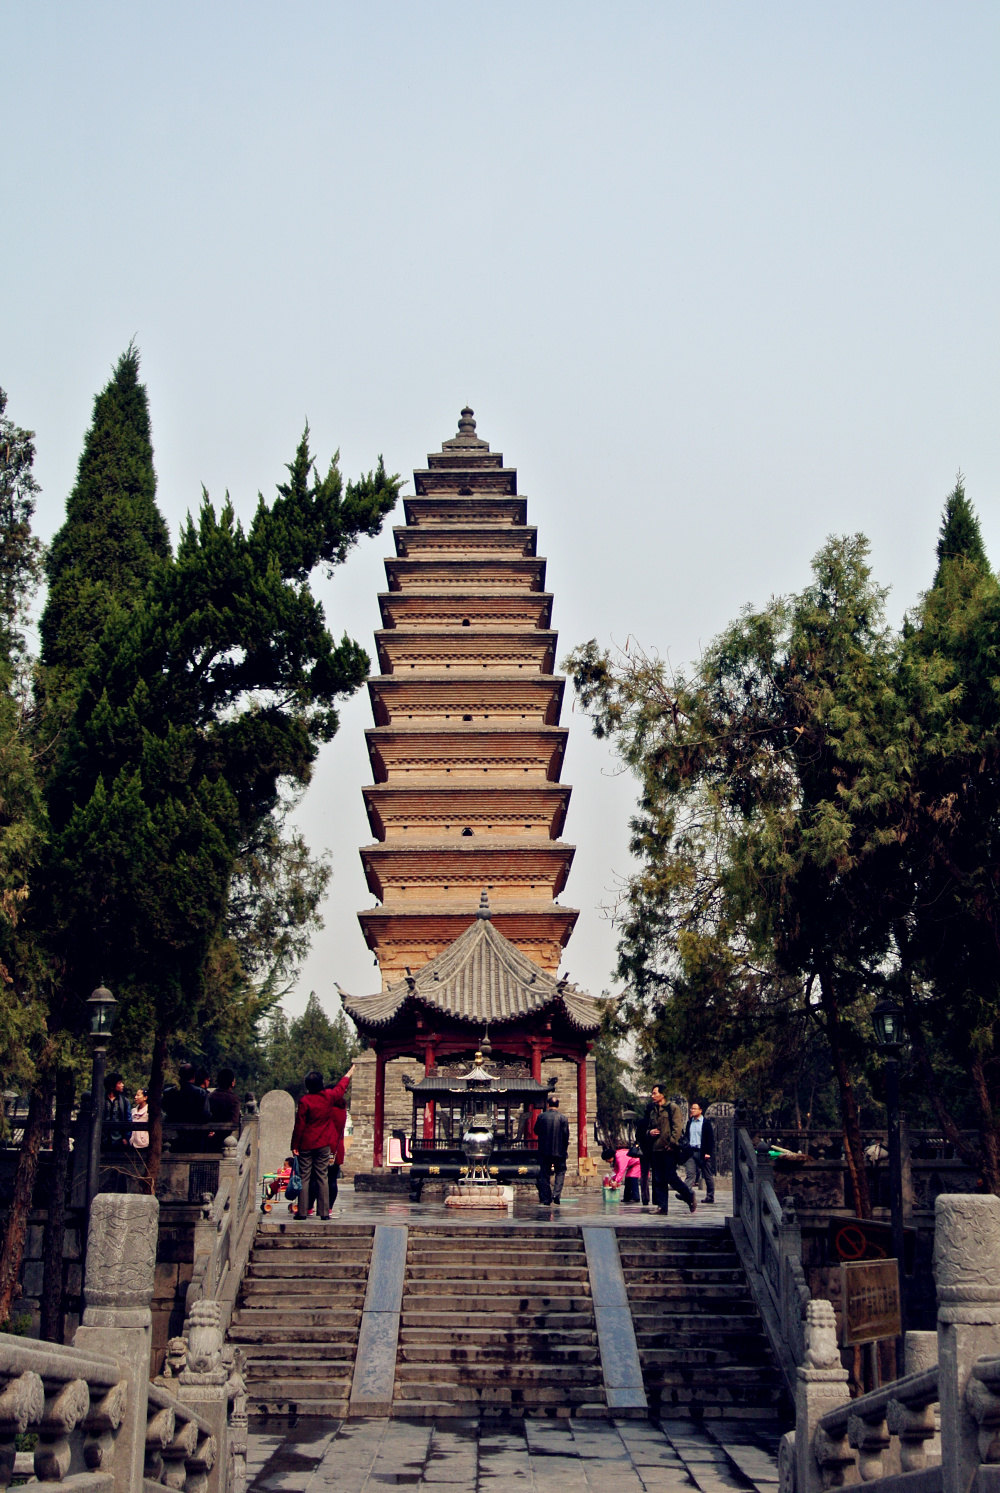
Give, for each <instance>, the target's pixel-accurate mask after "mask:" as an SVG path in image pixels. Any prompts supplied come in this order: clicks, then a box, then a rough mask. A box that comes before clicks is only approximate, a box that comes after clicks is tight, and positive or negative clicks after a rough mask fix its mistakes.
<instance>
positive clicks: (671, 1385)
mask: <svg viewBox="0 0 1000 1493" xmlns="http://www.w3.org/2000/svg"><path fill="white" fill-rule="evenodd" d="M617 1234H618V1249H619V1254H620V1256H621V1262H622V1270H623V1272H624V1275H625V1284H626V1288H627V1290H628V1297H629V1303H630V1305H631V1308H632V1321H633V1324H634V1327H635V1336H636V1343H637V1345H638V1348H639V1359H640V1362H641V1364H642V1375H643V1381H644V1383H645V1386H646V1395H647V1398H648V1401H649V1411H650V1414H651V1415H652V1416H653V1417H662V1418H664V1419H666V1418H669V1417H673V1418H678V1417H682V1416H683V1417H691V1418H693V1419H700V1418H705V1419H710V1418H724V1419H726V1420H740V1419H742V1420H753V1421H755V1422H757V1423H761V1424H763V1423H767V1422H774V1423H777V1422H778V1421H783V1422H785V1421H787V1420H788V1417H789V1414H790V1412H789V1408H788V1405H787V1399H786V1393H785V1384H784V1379H783V1377H782V1374H781V1370H780V1369H779V1367H778V1365H777V1363H776V1362H775V1359H774V1355H773V1353H772V1351H771V1347H770V1344H769V1343H768V1340H767V1336H766V1334H765V1332H764V1329H763V1326H762V1324H761V1321H760V1317H759V1315H758V1313H757V1309H756V1306H755V1305H754V1302H753V1299H752V1297H751V1295H750V1290H749V1287H748V1286H747V1283H746V1279H745V1277H744V1274H743V1270H742V1267H741V1266H740V1262H739V1258H738V1256H737V1254H736V1249H735V1246H734V1245H733V1241H732V1239H731V1238H730V1236H729V1233H728V1231H726V1230H724V1229H718V1228H705V1229H699V1228H697V1227H691V1226H690V1225H687V1226H684V1227H681V1228H670V1227H669V1226H668V1227H665V1228H663V1229H657V1230H655V1231H650V1230H640V1229H628V1228H620V1229H618V1230H617Z"/></svg>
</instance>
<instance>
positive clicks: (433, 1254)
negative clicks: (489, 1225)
mask: <svg viewBox="0 0 1000 1493" xmlns="http://www.w3.org/2000/svg"><path fill="white" fill-rule="evenodd" d="M407 1258H408V1259H409V1260H424V1261H427V1262H429V1263H432V1264H436V1265H446V1266H449V1267H450V1266H453V1265H458V1266H463V1267H468V1266H481V1265H482V1264H483V1263H484V1261H489V1263H490V1264H491V1265H493V1264H499V1263H501V1262H506V1263H508V1264H517V1265H531V1264H532V1263H534V1262H536V1261H540V1260H551V1261H553V1262H554V1263H562V1262H565V1263H572V1262H577V1263H580V1264H583V1265H586V1263H587V1251H586V1250H585V1249H584V1247H583V1241H582V1240H580V1239H577V1240H574V1241H572V1242H569V1241H567V1242H565V1243H564V1242H560V1243H559V1244H557V1245H554V1246H549V1247H547V1248H542V1247H541V1246H538V1245H532V1246H531V1248H530V1249H519V1248H518V1247H517V1246H516V1245H510V1246H509V1247H503V1246H496V1247H494V1248H489V1247H488V1246H485V1245H478V1246H476V1245H468V1246H459V1245H453V1244H450V1243H447V1244H440V1245H431V1244H424V1243H422V1242H420V1241H418V1242H417V1243H416V1244H412V1243H411V1244H410V1246H409V1248H408V1250H407Z"/></svg>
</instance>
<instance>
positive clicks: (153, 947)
mask: <svg viewBox="0 0 1000 1493" xmlns="http://www.w3.org/2000/svg"><path fill="white" fill-rule="evenodd" d="M289 472H290V478H291V480H290V481H289V482H288V483H285V484H282V485H281V486H280V487H279V489H278V497H277V498H276V500H275V502H274V504H273V505H272V507H270V508H269V507H268V506H267V505H266V504H265V503H264V500H263V499H260V501H259V504H258V508H257V511H256V513H255V515H254V518H253V520H252V522H251V524H250V527H249V529H248V530H246V531H244V529H243V526H242V525H241V524H240V523H239V522H238V521H237V519H236V517H235V514H234V511H233V508H232V505H231V503H230V502H229V500H228V498H227V499H226V502H225V504H224V505H223V507H222V509H221V511H220V512H219V513H216V511H215V509H214V507H213V506H212V504H211V502H210V501H209V499H208V497H207V496H205V497H204V499H203V502H202V506H201V511H200V514H199V517H198V521H197V523H195V521H194V520H192V519H189V520H188V522H187V524H186V525H185V527H184V530H183V532H182V534H181V538H180V542H179V545H178V551H177V556H176V559H175V560H173V561H171V560H170V559H169V557H168V558H167V559H166V560H165V561H164V562H163V563H162V564H159V565H158V566H156V567H154V569H153V570H152V571H151V574H150V578H149V581H148V583H147V585H146V587H145V589H144V590H143V592H142V593H141V594H140V595H138V596H136V597H134V598H133V601H132V605H131V607H130V609H129V610H127V611H126V610H123V609H117V610H116V611H114V612H113V614H112V615H111V616H110V617H109V620H108V623H107V626H106V628H105V631H104V633H103V635H102V636H101V638H100V639H99V641H98V642H97V644H96V645H95V647H94V648H93V650H92V653H91V654H90V656H89V661H88V664H87V666H86V668H85V669H84V671H83V674H82V679H81V683H80V687H79V691H78V701H77V707H76V710H75V713H74V716H73V719H72V721H71V723H70V726H69V728H68V730H67V732H66V734H65V740H64V746H63V751H62V753H61V756H60V760H59V764H58V771H57V773H56V774H55V775H54V777H53V780H52V783H51V786H50V806H51V819H52V841H51V846H52V855H51V858H50V861H49V890H50V898H51V900H50V908H51V913H52V917H53V921H54V923H55V924H57V925H58V927H59V928H60V930H61V937H63V938H64V939H65V942H66V945H67V947H69V948H72V950H73V958H74V961H75V963H76V964H77V965H78V967H79V968H81V969H83V970H88V971H90V970H99V971H101V972H102V973H103V976H104V978H105V979H106V980H108V981H109V982H111V981H114V982H116V984H117V988H118V989H119V990H120V991H121V992H122V993H123V994H124V995H125V999H126V1001H127V1003H128V1005H129V1007H130V1009H129V1010H128V1011H126V1012H125V1017H126V1020H125V1022H124V1024H123V1027H122V1031H123V1034H127V1037H128V1040H129V1041H131V1042H133V1043H138V1042H139V1041H140V1039H141V1034H142V1032H143V1031H145V1032H146V1033H147V1035H148V1033H149V1031H150V1029H151V1028H154V1027H155V1029H156V1030H157V1031H158V1032H159V1033H161V1034H162V1035H165V1034H168V1033H170V1034H173V1033H175V1032H177V1031H181V1030H191V1029H193V1027H194V1026H195V1024H196V1023H197V1024H200V1023H201V1022H202V1020H203V1015H204V1013H207V1012H208V1010H209V1009H210V1007H211V1004H212V1002H211V993H212V992H211V988H210V986H209V984H208V983H207V979H206V963H207V960H208V957H209V953H210V951H211V950H213V948H215V947H216V945H217V940H218V939H219V937H220V936H221V935H225V934H228V935H229V936H231V937H234V938H235V939H237V941H238V944H237V946H238V952H239V953H240V954H241V955H242V961H241V962H242V973H243V975H244V976H245V977H246V978H247V979H250V978H251V977H252V976H253V975H255V974H258V975H259V974H260V973H261V969H262V964H263V963H264V962H266V961H267V959H268V958H270V959H271V962H272V965H273V970H272V973H273V974H275V976H277V975H278V974H280V971H281V970H282V969H287V968H288V967H289V962H290V960H292V959H293V957H294V955H295V952H296V950H297V949H298V950H300V949H301V930H303V929H304V928H306V927H308V926H309V924H310V922H314V921H315V917H316V905H317V903H318V900H319V896H320V894H321V892H322V887H323V884H324V876H325V873H324V872H323V870H322V868H321V867H314V866H312V865H311V863H310V862H309V859H308V855H307V852H306V851H305V847H304V845H302V843H301V840H296V839H295V838H294V837H292V839H289V838H288V837H287V836H286V837H284V839H283V838H282V834H281V830H280V820H281V817H282V814H283V808H284V805H285V803H286V802H287V799H288V795H289V793H290V792H291V793H294V791H296V789H298V788H301V787H303V786H304V785H305V784H306V783H308V781H309V777H310V774H311V770H312V764H313V762H314V760H315V757H316V754H317V752H318V750H319V746H320V744H321V743H322V742H323V741H325V740H327V739H329V737H330V736H332V734H333V733H334V731H335V730H336V727H337V713H336V708H335V704H336V701H337V700H338V699H339V698H340V697H342V696H345V695H348V694H350V693H352V692H353V690H354V689H356V688H357V686H358V685H359V684H360V683H361V682H362V680H363V679H364V678H365V676H366V674H367V669H368V658H367V655H366V654H365V652H364V650H363V649H362V648H360V647H359V646H358V645H357V644H356V643H354V642H352V641H351V640H350V639H348V638H343V639H342V640H341V641H340V642H339V643H336V642H335V641H334V640H333V638H332V637H331V636H330V634H329V632H328V631H327V629H326V626H325V622H324V617H323V610H322V607H321V606H320V604H319V603H318V602H317V601H316V599H315V598H314V597H313V595H312V593H311V591H310V589H309V585H308V576H309V574H310V573H311V571H312V570H314V569H315V568H316V567H317V566H332V565H335V564H337V563H339V561H340V560H341V559H342V558H343V557H344V556H345V555H346V554H347V552H348V551H349V549H350V548H351V546H352V545H353V544H354V542H355V541H356V539H357V538H358V536H359V535H360V534H361V533H368V532H372V531H374V530H376V529H377V528H378V526H379V524H380V523H381V521H382V519H383V518H384V516H385V514H386V513H387V512H388V511H389V510H390V509H391V508H392V506H393V505H394V503H395V500H396V494H397V491H398V482H397V480H396V479H394V478H392V479H390V478H388V477H386V475H385V471H384V468H383V467H382V466H381V463H380V464H379V466H378V468H377V469H376V471H375V472H374V473H372V474H369V476H368V477H365V478H363V479H362V480H361V481H360V482H359V483H356V484H355V483H347V484H346V486H345V484H344V483H343V482H342V479H341V477H340V474H339V471H338V470H337V466H336V463H335V462H333V463H331V465H330V467H329V470H328V471H327V473H326V475H325V476H322V477H320V476H319V475H318V474H317V473H316V471H315V466H314V463H313V460H312V457H311V455H310V453H309V448H308V439H307V436H303V438H302V441H301V442H300V444H299V447H298V450H297V452H296V457H295V460H294V461H293V462H292V463H291V464H290V467H289ZM275 816H277V818H275ZM234 879H235V882H236V898H235V902H234V903H233V904H232V912H233V919H232V926H231V927H230V926H227V920H228V919H229V916H230V909H231V903H230V893H231V889H232V888H233V886H234ZM279 904H281V905H280V906H279ZM296 930H299V931H298V932H296ZM272 935H273V938H274V939H275V940H277V943H269V940H270V939H271V937H272ZM296 940H298V942H296Z"/></svg>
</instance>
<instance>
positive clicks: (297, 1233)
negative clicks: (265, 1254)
mask: <svg viewBox="0 0 1000 1493" xmlns="http://www.w3.org/2000/svg"><path fill="white" fill-rule="evenodd" d="M306 1231H308V1233H309V1236H310V1237H311V1238H312V1237H314V1236H318V1237H321V1238H326V1239H337V1238H340V1239H373V1238H374V1237H375V1225H374V1224H371V1223H341V1221H340V1220H339V1219H330V1220H325V1219H322V1218H310V1219H309V1221H308V1223H307V1224H300V1223H298V1222H296V1221H295V1220H294V1219H291V1218H289V1217H288V1215H287V1214H286V1215H285V1216H284V1217H281V1218H275V1217H273V1216H272V1215H271V1214H267V1216H266V1217H265V1218H264V1219H262V1221H261V1223H260V1224H259V1225H258V1228H257V1233H256V1235H255V1236H254V1249H257V1248H259V1247H260V1246H261V1245H265V1246H266V1245H267V1243H268V1241H269V1240H273V1239H280V1238H285V1239H291V1240H295V1239H301V1238H302V1237H303V1235H304V1233H305V1232H306Z"/></svg>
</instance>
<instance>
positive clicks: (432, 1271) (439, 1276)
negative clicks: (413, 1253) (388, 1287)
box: [406, 1260, 590, 1290]
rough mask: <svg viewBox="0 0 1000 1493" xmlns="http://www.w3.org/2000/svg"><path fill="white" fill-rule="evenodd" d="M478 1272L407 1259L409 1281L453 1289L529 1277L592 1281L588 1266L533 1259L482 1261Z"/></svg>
mask: <svg viewBox="0 0 1000 1493" xmlns="http://www.w3.org/2000/svg"><path fill="white" fill-rule="evenodd" d="M476 1271H477V1273H476V1274H475V1275H471V1274H469V1275H464V1274H463V1273H462V1272H461V1271H458V1272H456V1271H454V1270H449V1268H448V1267H447V1266H446V1265H425V1264H423V1262H422V1261H408V1262H407V1266H406V1284H407V1287H409V1286H410V1285H411V1284H418V1283H419V1284H434V1285H440V1284H441V1283H442V1282H446V1283H448V1284H449V1285H451V1286H452V1287H453V1288H454V1286H456V1285H459V1284H460V1285H461V1288H462V1289H463V1290H464V1289H465V1288H466V1285H483V1284H488V1285H493V1286H500V1285H506V1286H508V1287H509V1288H511V1289H513V1288H515V1287H517V1286H518V1285H519V1284H520V1282H521V1281H523V1280H525V1279H526V1278H527V1279H529V1280H533V1281H569V1282H571V1283H578V1282H579V1283H585V1282H589V1279H590V1277H589V1275H588V1272H587V1267H586V1265H585V1264H584V1265H582V1266H581V1265H548V1264H544V1263H541V1262H539V1261H538V1260H532V1261H531V1264H530V1266H524V1265H522V1266H520V1267H519V1266H517V1265H511V1264H509V1263H508V1262H507V1261H506V1260H504V1261H499V1260H498V1261H496V1262H493V1261H479V1262H478V1263H477V1266H476Z"/></svg>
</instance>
